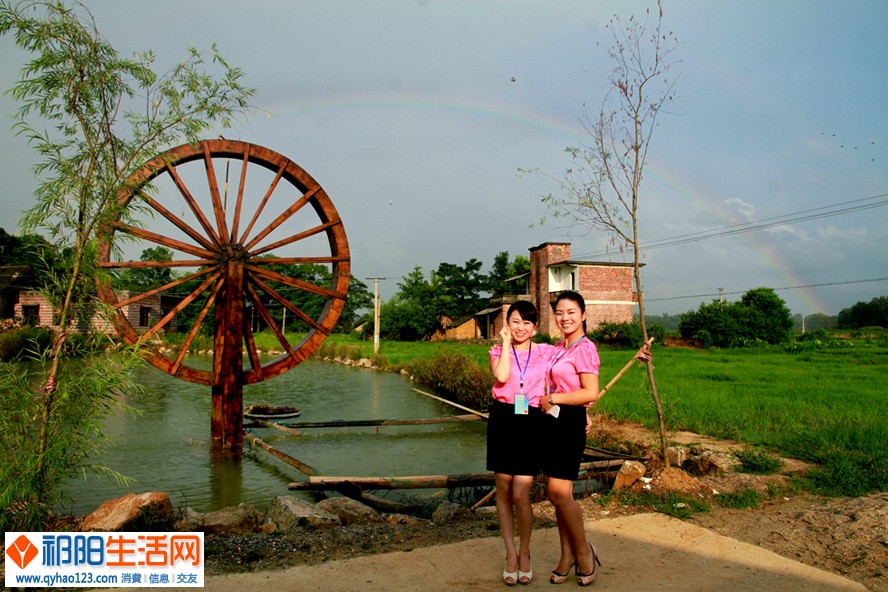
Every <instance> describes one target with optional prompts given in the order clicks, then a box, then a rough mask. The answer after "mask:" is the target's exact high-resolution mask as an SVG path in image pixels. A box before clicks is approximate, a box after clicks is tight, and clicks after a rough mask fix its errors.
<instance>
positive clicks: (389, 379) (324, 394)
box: [63, 359, 486, 514]
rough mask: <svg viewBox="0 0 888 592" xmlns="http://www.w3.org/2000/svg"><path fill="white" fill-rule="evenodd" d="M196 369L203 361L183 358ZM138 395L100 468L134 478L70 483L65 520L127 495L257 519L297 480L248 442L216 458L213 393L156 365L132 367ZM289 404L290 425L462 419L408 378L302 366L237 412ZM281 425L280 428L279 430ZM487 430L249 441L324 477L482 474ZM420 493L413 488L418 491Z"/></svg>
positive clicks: (110, 422)
mask: <svg viewBox="0 0 888 592" xmlns="http://www.w3.org/2000/svg"><path fill="white" fill-rule="evenodd" d="M187 363H188V364H189V365H191V366H195V367H196V366H197V365H199V364H200V363H207V364H209V360H206V361H205V362H204V361H199V360H194V359H190V360H188V362H187ZM136 378H137V380H138V382H139V383H140V384H142V385H143V386H144V387H145V390H144V392H143V393H141V394H139V395H137V396H135V397H132V398H130V399H129V400H128V401H126V402H127V403H128V404H129V405H130V406H132V407H134V408H135V409H137V410H138V412H139V413H138V414H137V415H136V416H132V415H130V414H126V413H123V412H117V413H115V414H114V415H113V416H111V417H109V418H108V419H107V420H106V422H105V427H106V432H107V433H108V434H109V435H110V436H111V437H112V438H113V439H114V441H115V443H116V445H115V446H114V447H112V448H111V449H110V450H109V451H108V452H107V453H106V454H104V455H103V456H102V457H101V458H98V459H94V460H95V462H97V463H100V464H104V465H106V466H108V467H110V468H112V469H114V470H116V471H118V472H120V473H122V474H124V475H126V476H128V477H130V478H132V479H133V480H134V482H133V483H132V484H130V485H128V486H119V485H117V484H116V482H114V481H111V480H107V479H104V478H101V477H94V476H90V477H89V479H88V480H86V481H84V480H83V479H75V480H71V481H69V482H68V484H67V485H66V488H65V489H66V491H67V492H68V494H69V495H70V496H71V497H73V498H74V502H73V505H72V506H68V507H65V508H63V509H64V510H66V511H70V512H74V513H78V514H86V513H89V512H92V511H93V510H95V509H96V508H97V507H98V506H99V504H101V503H102V502H104V501H106V500H108V499H112V498H115V497H119V496H121V495H123V494H125V493H127V492H135V493H140V492H146V491H165V492H166V493H168V494H169V496H170V498H171V500H172V502H173V505H174V506H176V507H177V508H178V507H181V506H188V507H191V508H193V509H195V510H197V511H200V512H206V511H210V510H214V509H218V508H221V507H225V506H230V505H237V504H238V503H241V502H246V503H251V504H253V505H255V506H256V507H257V508H259V509H260V510H264V509H265V508H266V507H267V505H268V502H269V501H270V500H271V499H272V498H274V497H276V496H279V495H309V494H301V493H297V492H293V491H290V490H288V489H287V484H288V483H290V482H293V481H299V480H304V479H305V476H304V475H302V473H300V472H299V471H297V470H296V469H294V468H292V467H289V466H288V465H286V464H284V463H283V462H281V461H279V460H277V459H274V458H272V457H271V456H270V455H268V454H267V453H265V452H264V451H262V450H251V448H250V445H249V443H248V442H246V440H245V442H244V450H245V453H244V455H243V458H241V459H230V458H229V459H224V458H223V459H216V460H215V462H214V459H213V447H212V442H211V438H210V387H208V386H203V385H196V384H191V383H188V382H185V381H182V380H179V379H176V378H173V377H171V376H169V375H167V374H165V373H163V372H161V371H160V370H157V369H155V368H153V367H151V366H146V367H145V368H140V369H139V370H137V376H136ZM252 403H268V404H273V405H289V406H292V407H296V408H297V409H299V410H300V411H301V412H302V415H301V416H300V417H298V418H296V419H293V420H289V421H294V422H296V421H329V420H336V419H414V418H425V417H440V416H446V415H458V414H462V413H463V411H460V410H458V409H455V408H453V407H451V406H449V405H447V404H445V403H441V402H439V401H436V400H434V399H431V398H429V397H425V396H423V395H421V394H418V393H416V392H414V391H413V390H411V383H410V382H409V381H408V380H407V379H406V378H404V377H403V376H400V375H397V374H392V373H387V372H379V371H375V370H367V369H361V368H354V367H349V366H343V365H340V364H334V363H329V362H319V361H307V362H304V363H302V364H300V365H299V366H297V367H296V368H294V369H292V370H290V371H289V372H286V373H284V374H283V375H281V376H278V377H276V378H274V379H271V380H268V381H265V382H262V383H259V384H254V385H247V386H246V387H244V405H245V406H246V405H250V404H252ZM284 423H285V422H284ZM485 430H486V424H485V422H483V421H477V422H474V421H473V422H460V423H452V424H438V425H422V426H384V427H379V428H376V427H370V428H317V429H308V430H303V432H302V434H301V435H299V436H294V435H289V434H285V433H283V432H280V431H277V430H272V429H265V428H257V429H254V430H253V433H254V434H256V435H257V436H258V437H260V438H262V439H263V440H264V441H266V442H267V443H269V444H271V445H272V446H274V447H276V448H278V449H280V450H282V451H284V452H286V453H287V454H289V455H291V456H293V457H295V458H297V459H299V460H301V461H303V462H304V463H307V464H308V465H310V466H312V467H314V468H315V469H317V470H318V471H319V472H320V473H321V474H323V475H336V476H339V475H347V476H398V475H401V476H404V475H438V474H454V473H474V472H481V471H483V470H484V461H485V434H486V431H485ZM414 491H415V490H414Z"/></svg>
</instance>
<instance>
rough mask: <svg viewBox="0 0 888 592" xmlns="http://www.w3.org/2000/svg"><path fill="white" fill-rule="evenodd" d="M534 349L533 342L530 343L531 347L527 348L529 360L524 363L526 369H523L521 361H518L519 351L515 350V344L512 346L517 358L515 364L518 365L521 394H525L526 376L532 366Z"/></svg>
mask: <svg viewBox="0 0 888 592" xmlns="http://www.w3.org/2000/svg"><path fill="white" fill-rule="evenodd" d="M531 349H533V342H532V341H531V342H530V345H528V346H527V359H526V360H525V361H524V368H522V367H521V360H519V359H518V350H517V349H515V344H514V343H513V344H512V355H514V356H515V363H516V364H517V365H518V386H519V388H520V390H521V392H524V375H525V374H526V373H527V368H528V366H530V350H531Z"/></svg>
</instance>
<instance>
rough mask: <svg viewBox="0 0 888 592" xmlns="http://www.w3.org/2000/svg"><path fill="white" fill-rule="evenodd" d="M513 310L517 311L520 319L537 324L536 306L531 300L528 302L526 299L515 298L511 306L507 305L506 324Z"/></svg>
mask: <svg viewBox="0 0 888 592" xmlns="http://www.w3.org/2000/svg"><path fill="white" fill-rule="evenodd" d="M513 312H517V313H518V316H520V317H521V319H522V320H524V321H530V322H531V323H533V324H534V325H536V324H537V320H538V318H539V317H538V315H537V308H536V306H534V305H533V302H528V301H527V300H516V301H515V302H513V303H512V306H510V307H509V310H508V312H506V323H507V324H508V322H509V317H511V316H512V313H513Z"/></svg>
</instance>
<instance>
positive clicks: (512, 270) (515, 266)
mask: <svg viewBox="0 0 888 592" xmlns="http://www.w3.org/2000/svg"><path fill="white" fill-rule="evenodd" d="M529 273H530V258H529V257H527V256H526V255H515V259H514V260H513V261H512V262H511V263H510V264H509V272H508V277H510V278H513V277H518V276H522V275H526V274H529ZM510 283H511V289H510V293H511V294H525V293H526V292H527V290H528V284H529V280H528V278H527V277H523V278H521V279H518V280H515V281H514V282H510Z"/></svg>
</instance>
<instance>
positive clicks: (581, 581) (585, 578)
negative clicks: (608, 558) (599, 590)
mask: <svg viewBox="0 0 888 592" xmlns="http://www.w3.org/2000/svg"><path fill="white" fill-rule="evenodd" d="M589 550H591V551H592V571H590V572H589V573H585V574H581V573H580V572H579V567H577V584H578V585H579V586H588V585H589V584H591V583H592V582H594V581H595V578H597V577H598V573H597V572H598V570H596V569H595V566H596V565H597V566H599V567H600V566H601V561H600V560H599V559H598V553H596V552H595V547H593V546H592V543H589Z"/></svg>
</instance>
